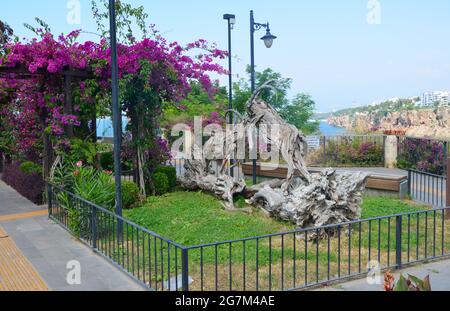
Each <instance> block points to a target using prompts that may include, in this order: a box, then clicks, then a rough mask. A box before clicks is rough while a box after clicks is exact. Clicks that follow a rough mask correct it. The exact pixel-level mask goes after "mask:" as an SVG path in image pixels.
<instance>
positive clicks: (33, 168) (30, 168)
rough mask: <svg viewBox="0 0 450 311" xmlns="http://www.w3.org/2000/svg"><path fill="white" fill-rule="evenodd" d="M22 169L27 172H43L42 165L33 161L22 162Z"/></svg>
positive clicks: (30, 173)
mask: <svg viewBox="0 0 450 311" xmlns="http://www.w3.org/2000/svg"><path fill="white" fill-rule="evenodd" d="M20 170H21V171H22V172H24V173H26V174H29V175H32V174H42V166H41V165H39V164H36V163H34V162H31V161H26V162H23V163H22V164H20Z"/></svg>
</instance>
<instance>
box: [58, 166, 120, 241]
mask: <svg viewBox="0 0 450 311" xmlns="http://www.w3.org/2000/svg"><path fill="white" fill-rule="evenodd" d="M53 181H54V182H59V184H60V185H61V186H63V187H64V189H65V190H67V191H69V192H71V193H73V194H74V195H75V196H77V197H80V198H82V199H84V200H86V201H88V202H91V203H93V204H95V205H98V206H100V207H102V208H105V209H108V210H110V211H113V210H114V206H115V190H114V183H113V179H112V176H111V174H109V173H107V172H104V171H99V170H97V169H95V168H93V167H90V166H84V165H83V162H81V161H79V162H77V163H76V164H70V165H67V166H61V168H60V169H59V175H58V177H57V178H54V180H53ZM58 200H59V201H60V202H61V207H62V208H63V209H65V210H66V212H67V214H68V219H69V228H70V230H71V231H72V232H73V233H74V234H75V235H76V236H78V237H84V235H86V234H89V233H90V231H89V228H90V215H91V212H92V209H91V207H90V206H88V205H87V204H83V203H82V202H80V201H79V200H77V199H76V198H75V197H73V196H71V195H69V194H67V193H65V192H61V193H59V194H58ZM80 203H81V204H80Z"/></svg>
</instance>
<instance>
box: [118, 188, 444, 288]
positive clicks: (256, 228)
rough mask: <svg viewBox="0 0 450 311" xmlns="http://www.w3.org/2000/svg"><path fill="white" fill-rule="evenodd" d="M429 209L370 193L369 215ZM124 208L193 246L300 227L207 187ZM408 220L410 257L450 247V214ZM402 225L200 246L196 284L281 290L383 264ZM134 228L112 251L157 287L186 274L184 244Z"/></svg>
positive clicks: (194, 262) (392, 222) (195, 254)
mask: <svg viewBox="0 0 450 311" xmlns="http://www.w3.org/2000/svg"><path fill="white" fill-rule="evenodd" d="M237 201H238V202H237V204H236V205H237V206H238V207H246V206H245V202H244V201H243V200H242V199H238V200H237ZM428 209H429V208H427V207H426V206H421V205H417V204H414V203H411V202H408V201H401V200H395V199H390V198H382V197H378V198H366V199H365V202H364V204H363V219H370V218H373V217H378V216H388V215H394V214H399V213H408V212H415V211H423V210H428ZM125 216H126V217H127V218H129V219H130V220H132V221H133V222H136V223H138V224H140V225H142V226H144V227H146V228H149V229H150V230H151V231H153V232H156V233H157V234H160V235H162V236H164V237H166V238H168V239H170V240H173V241H175V242H178V243H180V244H182V245H186V246H192V245H204V244H208V243H214V242H220V241H231V240H237V239H241V238H249V237H253V236H261V235H265V234H273V233H278V232H289V231H291V230H293V229H295V227H294V226H293V225H291V224H288V223H284V222H280V221H277V220H275V219H271V218H269V217H267V216H265V215H264V214H263V213H262V212H259V211H257V210H254V212H253V213H252V214H245V213H239V212H227V211H225V210H223V208H222V206H221V205H220V203H219V201H218V200H217V199H216V198H214V197H213V196H210V195H208V194H205V193H202V192H183V191H177V192H173V193H169V194H166V195H164V196H161V197H152V198H149V199H148V201H147V202H146V203H145V204H144V205H143V206H142V207H140V208H136V209H133V210H129V211H125ZM402 220H403V226H402V236H403V238H402V244H401V245H402V259H403V262H410V261H411V262H412V261H415V260H419V259H424V258H429V256H434V255H437V256H438V255H440V254H441V253H442V254H443V253H447V252H448V250H449V249H450V222H448V221H444V220H443V218H442V212H441V211H436V212H433V211H432V210H430V211H429V212H428V213H426V214H419V216H417V215H411V216H409V217H408V216H404V217H403V218H402ZM408 228H409V230H408ZM395 229H396V219H395V217H391V218H385V219H381V220H372V221H370V222H369V221H363V222H361V225H359V224H358V223H356V224H353V225H343V226H342V227H341V228H340V232H334V233H332V234H325V236H324V237H323V238H322V239H320V241H319V243H316V242H315V241H314V240H311V239H309V238H306V237H305V234H294V233H289V234H286V235H276V236H269V237H262V238H258V239H250V240H247V241H245V242H244V241H240V242H233V243H229V242H228V243H221V244H219V245H204V246H203V247H198V248H193V249H190V250H189V276H190V277H191V278H192V279H193V283H192V284H191V285H190V289H192V290H202V289H203V290H229V289H230V288H232V289H233V290H244V289H245V290H256V289H259V290H270V289H272V290H280V289H288V288H294V287H298V286H302V284H303V285H304V284H314V283H317V282H322V281H326V280H332V279H338V278H340V277H342V276H346V275H356V274H359V273H364V272H365V271H367V269H368V268H367V265H368V263H369V262H370V261H372V260H377V261H378V262H379V263H380V265H381V267H388V266H392V265H393V264H395V259H396V249H395V245H396V234H395ZM349 232H351V233H350V234H349ZM133 236H134V235H133V232H128V233H127V237H128V238H126V240H128V246H129V247H128V250H125V249H122V250H120V251H119V252H115V254H111V255H112V256H118V257H121V258H122V259H126V258H129V259H128V260H127V261H126V262H127V264H128V262H130V264H133V263H134V267H135V268H136V267H140V269H139V271H138V273H140V274H141V275H145V276H146V279H147V280H151V281H152V286H153V287H154V286H155V284H159V285H157V286H161V288H162V287H163V285H162V284H163V283H164V282H166V281H167V279H168V278H169V276H171V277H174V276H175V275H179V273H180V271H181V266H180V265H181V262H180V258H181V251H180V250H177V249H176V248H175V247H173V246H172V247H170V246H167V244H166V243H165V242H164V243H160V242H159V241H158V242H156V239H155V240H154V239H153V238H145V237H135V238H133ZM130 237H131V238H130ZM359 237H360V238H359ZM148 243H150V244H148ZM147 244H148V245H149V246H146V245H147ZM133 245H134V246H133ZM130 247H131V248H132V249H134V251H132V250H131V248H130ZM145 249H147V252H144V251H145ZM148 249H150V250H151V251H150V252H148ZM133 253H134V255H133ZM144 253H146V254H147V255H144ZM149 253H150V255H149ZM138 254H141V255H138ZM133 258H134V259H133ZM169 258H170V263H169V262H168V260H169ZM155 262H156V263H157V265H156V266H154V264H155ZM149 263H150V264H149ZM149 267H150V268H149ZM146 269H147V270H146ZM135 273H136V272H135ZM244 277H245V286H244ZM256 280H258V283H257V282H256ZM256 284H258V285H256ZM257 286H258V287H257Z"/></svg>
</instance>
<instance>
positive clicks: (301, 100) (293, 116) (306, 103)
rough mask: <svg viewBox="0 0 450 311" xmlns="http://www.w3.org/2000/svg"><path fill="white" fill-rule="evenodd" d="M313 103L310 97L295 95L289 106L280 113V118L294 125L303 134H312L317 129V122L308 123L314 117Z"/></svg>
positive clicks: (301, 94) (302, 94)
mask: <svg viewBox="0 0 450 311" xmlns="http://www.w3.org/2000/svg"><path fill="white" fill-rule="evenodd" d="M315 106H316V104H315V102H314V101H313V100H312V98H311V95H308V94H304V93H300V94H297V95H296V96H295V97H294V99H293V100H292V101H291V103H290V104H289V105H287V106H286V107H285V108H284V109H282V111H281V116H282V117H283V118H284V119H285V120H286V122H288V123H290V124H292V125H295V126H296V127H297V128H299V129H301V130H302V131H303V132H304V133H305V134H313V133H314V132H316V131H317V129H318V128H319V122H318V121H314V122H312V121H310V120H311V117H312V116H313V115H314V109H315Z"/></svg>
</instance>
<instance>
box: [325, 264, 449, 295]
mask: <svg viewBox="0 0 450 311" xmlns="http://www.w3.org/2000/svg"><path fill="white" fill-rule="evenodd" d="M400 272H401V273H402V274H403V275H404V276H405V277H406V276H407V275H408V274H411V275H414V276H417V277H419V278H421V279H423V278H424V277H426V276H427V275H430V283H431V289H432V290H433V291H450V260H442V261H436V262H432V263H428V264H423V265H418V266H412V267H409V268H407V269H404V270H401V271H393V274H394V276H395V279H396V280H398V279H399V275H400ZM383 276H384V274H382V275H381V282H383ZM317 290H318V291H383V284H374V285H370V284H368V282H367V280H366V279H361V280H355V281H351V282H347V283H340V284H336V285H333V286H330V287H323V288H318V289H317Z"/></svg>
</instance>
